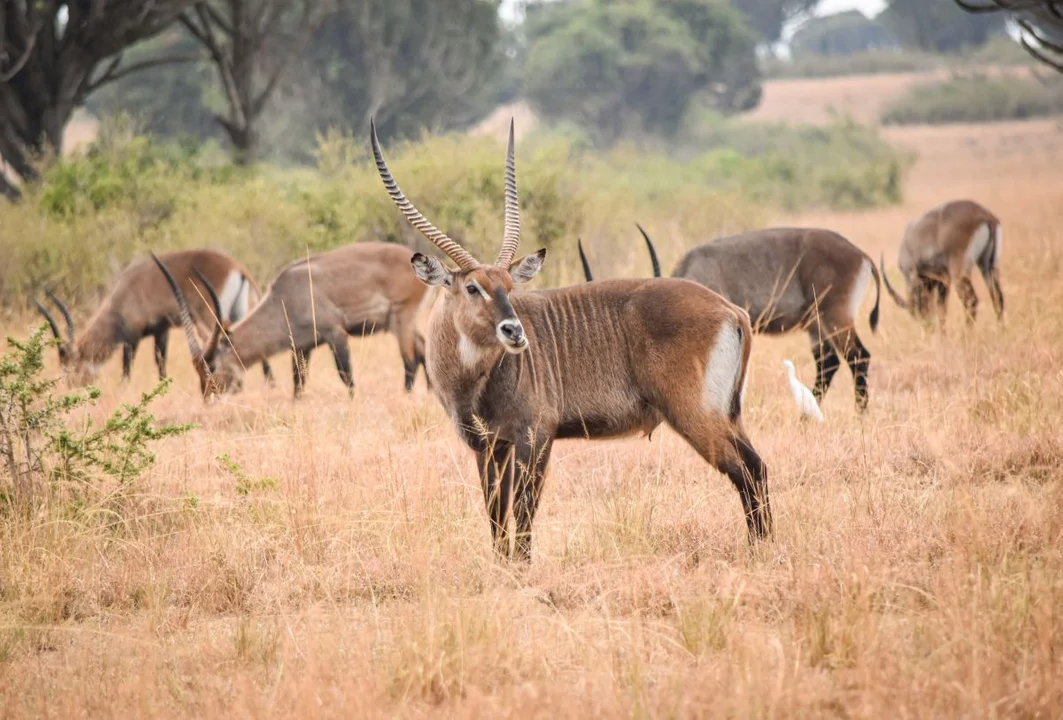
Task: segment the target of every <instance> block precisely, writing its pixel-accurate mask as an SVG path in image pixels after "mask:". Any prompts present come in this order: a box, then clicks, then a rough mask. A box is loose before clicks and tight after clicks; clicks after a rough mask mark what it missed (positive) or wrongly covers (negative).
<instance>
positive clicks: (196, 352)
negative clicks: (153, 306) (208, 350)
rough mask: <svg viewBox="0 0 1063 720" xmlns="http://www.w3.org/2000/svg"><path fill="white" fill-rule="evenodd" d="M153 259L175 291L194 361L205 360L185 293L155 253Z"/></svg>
mask: <svg viewBox="0 0 1063 720" xmlns="http://www.w3.org/2000/svg"><path fill="white" fill-rule="evenodd" d="M151 259H152V260H154V261H155V264H156V265H158V266H159V270H161V271H162V274H163V275H165V276H166V282H167V283H169V284H170V290H172V291H173V296H174V298H176V300H177V309H178V313H179V314H180V316H181V327H183V328H184V331H185V339H186V340H188V350H189V352H191V353H192V358H193V360H195V361H197V362H200V361H202V360H203V349H202V348H201V347H200V346H199V338H197V337H196V326H195V325H194V324H193V323H192V313H191V312H189V310H188V302H187V301H186V300H185V296H184V293H182V292H181V288H179V287H177V283H176V282H175V281H174V279H173V275H171V274H170V271H169V270H167V269H166V266H165V265H163V264H162V260H159V258H158V257H157V256H156V255H155V253H152V254H151Z"/></svg>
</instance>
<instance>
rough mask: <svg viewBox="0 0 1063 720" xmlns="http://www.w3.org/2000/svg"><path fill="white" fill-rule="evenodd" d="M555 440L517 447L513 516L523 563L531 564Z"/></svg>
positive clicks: (516, 553) (517, 557)
mask: <svg viewBox="0 0 1063 720" xmlns="http://www.w3.org/2000/svg"><path fill="white" fill-rule="evenodd" d="M552 447H553V439H552V438H550V437H549V436H539V437H535V436H532V437H527V436H525V437H524V438H522V439H520V440H519V441H518V442H517V444H516V454H515V455H516V466H515V467H514V471H513V472H514V474H515V476H516V489H515V491H514V493H513V515H514V520H515V522H516V536H515V537H514V549H513V557H514V559H515V560H518V561H520V562H530V561H531V544H532V523H533V522H535V511H536V510H538V509H539V498H540V497H541V496H542V490H543V480H544V478H545V476H546V466H547V464H548V463H549V462H550V450H551V448H552Z"/></svg>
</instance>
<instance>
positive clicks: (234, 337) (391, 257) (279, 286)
mask: <svg viewBox="0 0 1063 720" xmlns="http://www.w3.org/2000/svg"><path fill="white" fill-rule="evenodd" d="M411 257H413V251H412V250H410V249H409V248H407V247H405V246H403V245H397V244H395V243H380V242H364V243H356V244H354V245H347V246H345V247H341V248H338V249H336V250H332V251H330V252H327V253H322V254H320V255H312V256H310V257H309V258H307V259H305V260H299V261H297V262H294V263H292V264H291V265H289V266H288V267H286V268H284V269H283V270H281V271H280V273H279V274H278V275H277V278H276V279H275V280H274V281H273V283H272V284H271V285H270V287H269V290H268V291H267V292H266V295H265V297H263V298H262V302H261V303H259V305H258V306H257V307H255V309H254V310H252V311H251V313H250V314H249V315H248V316H247V317H246V318H244V319H243V320H241V321H240V322H237V323H235V324H233V325H232V326H231V327H226V328H221V327H216V328H215V331H214V333H213V335H212V336H211V339H210V340H209V341H208V342H207V345H206V348H202V347H201V346H200V345H199V342H198V341H197V339H196V331H195V328H194V327H192V325H191V323H190V322H187V321H185V320H186V318H187V315H188V314H187V313H185V314H183V315H182V321H185V322H184V325H185V337H186V338H187V340H188V346H189V350H190V351H191V353H192V357H193V362H194V363H195V367H196V372H197V373H198V374H199V379H200V388H201V390H202V391H203V396H204V398H209V397H210V396H211V395H213V394H215V393H224V392H230V391H238V390H240V388H241V386H242V383H243V372H244V370H243V369H244V367H246V366H247V365H251V364H254V363H256V362H259V361H262V360H264V359H266V358H268V357H270V356H271V355H275V354H277V353H279V352H284V351H285V350H288V351H290V352H291V353H292V377H293V381H294V384H295V389H294V394H295V397H296V398H298V397H299V396H300V395H302V393H303V387H304V385H305V384H306V377H307V360H308V358H309V357H310V352H311V351H312V350H313V349H314V348H315V347H317V346H318V345H321V344H326V345H328V346H329V349H330V350H331V351H332V357H333V359H334V360H335V361H336V370H337V371H338V372H339V376H340V380H342V381H343V383H344V384H345V385H346V386H347V390H348V392H349V393H352V394H353V392H354V374H353V373H352V372H351V355H350V349H349V348H348V346H347V336H348V335H353V336H356V337H357V336H362V335H371V334H373V333H374V332H377V331H380V330H387V331H390V332H392V333H394V334H395V336H396V337H397V338H398V340H399V352H400V353H401V355H402V362H403V366H404V369H405V383H406V390H407V392H409V391H410V390H412V389H413V381H414V378H415V376H416V373H417V367H418V366H419V365H424V338H423V337H422V336H421V333H420V332H419V331H418V330H417V317H418V314H419V311H420V309H421V307H422V305H423V304H424V303H425V301H426V299H427V298H429V297H431V295H430V294H429V293H428V292H427V288H425V286H424V285H423V284H422V283H420V282H418V281H417V278H416V277H415V276H414V274H413V273H412V272H410V258H411ZM159 269H160V270H162V272H163V274H164V275H166V276H167V281H169V284H170V287H171V290H172V292H173V295H174V297H176V299H177V302H178V303H179V304H181V305H182V306H183V305H184V304H185V301H184V297H183V293H182V292H181V291H180V290H179V289H178V288H177V287H176V285H175V284H174V283H173V281H172V278H171V277H170V273H169V272H168V268H167V265H166V264H164V263H162V262H160V263H159Z"/></svg>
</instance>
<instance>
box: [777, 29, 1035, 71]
mask: <svg viewBox="0 0 1063 720" xmlns="http://www.w3.org/2000/svg"><path fill="white" fill-rule="evenodd" d="M1032 64H1033V63H1032V61H1031V59H1030V56H1029V55H1028V54H1027V53H1026V51H1024V50H1023V49H1022V47H1021V46H1020V45H1019V44H1018V43H1016V42H1014V41H1012V40H1010V39H1008V38H999V37H998V38H993V39H992V40H990V41H989V42H987V43H986V44H985V45H982V46H981V47H978V48H967V49H964V50H961V51H960V52H957V53H952V54H949V55H942V54H940V53H929V52H920V51H918V50H905V51H903V52H895V51H890V50H873V51H868V52H856V53H852V54H849V55H840V56H831V55H818V54H803V55H799V56H797V57H794V58H793V59H791V60H776V59H769V60H766V61H764V62H762V63H761V67H762V70H763V71H764V75H765V76H766V77H770V78H797V77H807V78H818V77H841V76H845V75H874V74H879V73H902V72H925V71H932V70H941V69H947V68H954V69H956V70H962V69H965V68H971V67H980V66H985V65H1007V66H1014V65H1027V66H1028V65H1032Z"/></svg>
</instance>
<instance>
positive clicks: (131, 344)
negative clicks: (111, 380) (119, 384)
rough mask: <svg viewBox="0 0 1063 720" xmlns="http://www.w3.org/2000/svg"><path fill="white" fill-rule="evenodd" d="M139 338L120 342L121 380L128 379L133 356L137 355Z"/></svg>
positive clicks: (131, 369) (131, 368)
mask: <svg viewBox="0 0 1063 720" xmlns="http://www.w3.org/2000/svg"><path fill="white" fill-rule="evenodd" d="M139 344H140V339H139V338H138V339H137V340H126V341H124V342H123V343H122V380H128V379H129V375H130V374H131V373H132V371H133V358H135V357H136V356H137V345H139Z"/></svg>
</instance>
